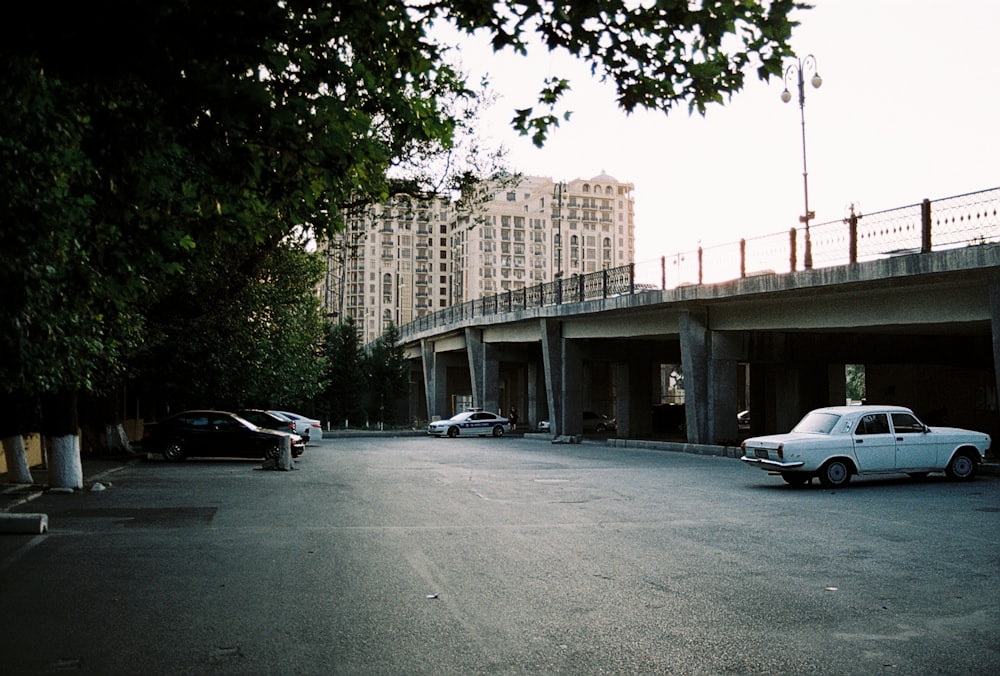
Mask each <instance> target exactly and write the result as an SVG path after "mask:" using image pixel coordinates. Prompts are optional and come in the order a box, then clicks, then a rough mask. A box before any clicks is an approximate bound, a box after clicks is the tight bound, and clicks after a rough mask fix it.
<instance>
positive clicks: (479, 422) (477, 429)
mask: <svg viewBox="0 0 1000 676" xmlns="http://www.w3.org/2000/svg"><path fill="white" fill-rule="evenodd" d="M493 420H494V418H493V416H492V415H491V414H489V413H486V412H485V411H480V412H479V413H476V414H474V415H473V416H472V425H470V427H471V428H472V429H471V430H470V432H471V433H472V434H482V433H483V432H485V431H486V430H487V429H488V428H491V427H493Z"/></svg>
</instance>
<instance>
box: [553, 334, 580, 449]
mask: <svg viewBox="0 0 1000 676" xmlns="http://www.w3.org/2000/svg"><path fill="white" fill-rule="evenodd" d="M559 345H560V349H561V350H562V355H563V356H562V364H563V372H562V390H563V397H562V407H563V410H562V412H561V414H560V417H561V418H562V421H563V427H562V430H563V431H561V432H559V434H560V435H568V436H577V435H581V434H583V357H582V355H581V353H580V345H579V344H578V343H577V342H576V341H574V340H570V339H568V338H561V339H560V340H559Z"/></svg>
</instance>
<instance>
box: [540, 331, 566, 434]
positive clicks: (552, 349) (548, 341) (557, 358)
mask: <svg viewBox="0 0 1000 676" xmlns="http://www.w3.org/2000/svg"><path fill="white" fill-rule="evenodd" d="M539 321H540V322H541V326H540V334H541V336H542V365H543V368H544V369H545V392H546V398H547V399H548V406H549V422H550V423H551V425H552V434H553V435H557V434H563V430H564V427H563V420H562V410H563V388H562V373H563V354H562V349H561V347H560V344H561V342H562V336H561V335H560V331H561V329H562V326H561V324H560V323H559V322H557V321H554V320H552V319H541V320H539Z"/></svg>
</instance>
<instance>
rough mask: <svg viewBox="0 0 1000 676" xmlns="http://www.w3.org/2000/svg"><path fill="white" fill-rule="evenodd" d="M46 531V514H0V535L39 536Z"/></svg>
mask: <svg viewBox="0 0 1000 676" xmlns="http://www.w3.org/2000/svg"><path fill="white" fill-rule="evenodd" d="M48 530H49V516H48V514H0V533H30V534H33V535H39V534H41V533H46V532H48Z"/></svg>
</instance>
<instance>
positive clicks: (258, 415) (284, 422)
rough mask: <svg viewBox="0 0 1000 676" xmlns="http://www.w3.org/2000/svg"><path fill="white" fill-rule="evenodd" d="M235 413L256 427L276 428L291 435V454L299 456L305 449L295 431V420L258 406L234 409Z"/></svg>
mask: <svg viewBox="0 0 1000 676" xmlns="http://www.w3.org/2000/svg"><path fill="white" fill-rule="evenodd" d="M236 415H238V416H239V417H241V418H243V419H244V420H249V421H250V422H252V423H253V424H254V425H256V426H257V427H263V428H265V429H269V430H278V431H279V432H286V433H288V434H290V435H292V456H293V457H296V458H297V457H299V456H300V455H302V452H303V451H305V449H306V442H305V439H303V438H302V437H301V436H300V435H299V434H298V433H297V432H296V431H295V421H294V420H291V419H290V418H286V417H285V416H283V415H281V414H280V413H274V412H273V411H264V410H261V409H258V408H244V409H240V410H239V411H236Z"/></svg>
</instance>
